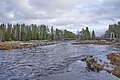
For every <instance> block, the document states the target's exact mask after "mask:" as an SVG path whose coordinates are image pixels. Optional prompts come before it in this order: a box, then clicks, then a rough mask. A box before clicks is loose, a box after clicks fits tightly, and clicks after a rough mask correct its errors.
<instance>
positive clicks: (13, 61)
mask: <svg viewBox="0 0 120 80" xmlns="http://www.w3.org/2000/svg"><path fill="white" fill-rule="evenodd" d="M71 43H72V41H67V42H59V43H58V44H54V45H48V46H38V47H34V48H25V49H18V50H7V51H4V50H1V51H0V80H119V78H117V77H116V76H113V75H112V74H109V73H107V72H106V71H100V72H92V71H88V70H87V69H86V63H85V62H82V61H81V59H82V58H83V56H84V55H93V56H95V57H97V58H99V59H101V60H103V61H108V60H107V59H106V55H107V54H109V53H112V52H116V51H118V50H119V49H118V50H117V49H116V48H113V47H111V46H108V45H93V44H81V45H72V44H71Z"/></svg>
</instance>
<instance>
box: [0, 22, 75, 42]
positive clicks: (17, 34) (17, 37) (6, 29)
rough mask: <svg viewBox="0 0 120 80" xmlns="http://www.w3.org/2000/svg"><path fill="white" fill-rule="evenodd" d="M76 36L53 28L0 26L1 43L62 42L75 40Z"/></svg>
mask: <svg viewBox="0 0 120 80" xmlns="http://www.w3.org/2000/svg"><path fill="white" fill-rule="evenodd" d="M75 37H76V35H75V34H74V33H72V32H70V31H67V30H60V29H55V30H54V29H53V26H52V27H51V28H49V27H48V26H46V25H44V24H42V25H36V24H31V25H26V24H18V23H17V24H14V25H13V24H10V23H8V24H4V23H3V24H0V41H29V40H62V39H63V38H75Z"/></svg>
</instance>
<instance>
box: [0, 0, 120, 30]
mask: <svg viewBox="0 0 120 80" xmlns="http://www.w3.org/2000/svg"><path fill="white" fill-rule="evenodd" d="M119 7H120V0H49V1H48V0H0V10H1V11H0V23H2V22H5V23H7V22H12V23H16V22H20V23H22V22H25V23H28V24H30V23H36V24H47V25H54V26H56V27H57V26H59V28H63V27H64V28H68V29H70V30H72V29H73V30H74V29H76V30H78V29H79V28H80V29H81V28H82V27H83V26H88V27H89V26H90V28H92V27H93V29H97V28H98V26H100V25H101V28H102V29H106V28H105V27H102V26H103V25H104V26H106V25H107V24H109V22H110V23H112V22H116V21H118V20H120V10H119ZM70 25H71V26H70ZM80 25H83V26H80ZM65 26H66V27H65ZM72 26H73V27H72ZM78 26H79V27H78ZM69 27H70V28H69ZM106 27H108V26H106Z"/></svg>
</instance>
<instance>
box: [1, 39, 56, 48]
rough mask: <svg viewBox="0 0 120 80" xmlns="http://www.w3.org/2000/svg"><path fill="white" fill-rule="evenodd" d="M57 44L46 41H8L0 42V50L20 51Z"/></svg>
mask: <svg viewBox="0 0 120 80" xmlns="http://www.w3.org/2000/svg"><path fill="white" fill-rule="evenodd" d="M56 43H57V42H51V41H47V40H43V41H34V40H33V41H11V42H10V41H9V42H0V50H11V49H21V48H30V47H37V46H46V45H52V44H56Z"/></svg>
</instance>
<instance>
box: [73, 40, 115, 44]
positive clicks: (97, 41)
mask: <svg viewBox="0 0 120 80" xmlns="http://www.w3.org/2000/svg"><path fill="white" fill-rule="evenodd" d="M115 43H117V42H116V41H104V40H103V41H99V40H82V41H76V42H73V43H72V44H73V45H77V44H96V45H112V44H115Z"/></svg>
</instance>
